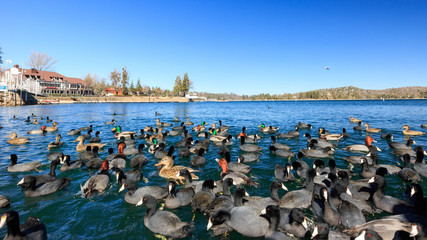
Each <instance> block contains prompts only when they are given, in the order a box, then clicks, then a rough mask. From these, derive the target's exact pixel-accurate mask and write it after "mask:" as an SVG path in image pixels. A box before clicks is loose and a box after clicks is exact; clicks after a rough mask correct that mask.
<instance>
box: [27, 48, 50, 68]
mask: <svg viewBox="0 0 427 240" xmlns="http://www.w3.org/2000/svg"><path fill="white" fill-rule="evenodd" d="M57 62H58V60H53V59H52V57H51V56H48V55H46V53H36V52H33V53H32V54H31V55H30V60H29V61H28V63H27V65H28V66H30V67H32V68H35V69H37V70H39V71H44V70H49V69H51V68H52V66H53V65H54V64H55V63H57Z"/></svg>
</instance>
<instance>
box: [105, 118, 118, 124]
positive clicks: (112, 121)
mask: <svg viewBox="0 0 427 240" xmlns="http://www.w3.org/2000/svg"><path fill="white" fill-rule="evenodd" d="M115 123H116V120H114V119H112V120H111V121H107V122H104V124H107V125H114V124H115Z"/></svg>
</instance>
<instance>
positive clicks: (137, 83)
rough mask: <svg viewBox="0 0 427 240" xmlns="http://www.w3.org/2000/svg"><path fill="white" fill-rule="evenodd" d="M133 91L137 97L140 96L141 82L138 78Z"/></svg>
mask: <svg viewBox="0 0 427 240" xmlns="http://www.w3.org/2000/svg"><path fill="white" fill-rule="evenodd" d="M135 91H136V92H137V93H138V95H140V94H141V92H142V86H141V80H140V79H139V78H138V82H136V88H135Z"/></svg>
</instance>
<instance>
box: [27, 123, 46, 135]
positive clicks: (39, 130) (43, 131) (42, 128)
mask: <svg viewBox="0 0 427 240" xmlns="http://www.w3.org/2000/svg"><path fill="white" fill-rule="evenodd" d="M44 133H46V126H44V125H43V126H42V127H41V128H40V129H37V130H31V131H28V132H27V134H44Z"/></svg>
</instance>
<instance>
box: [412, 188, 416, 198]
mask: <svg viewBox="0 0 427 240" xmlns="http://www.w3.org/2000/svg"><path fill="white" fill-rule="evenodd" d="M414 194H415V188H414V187H411V197H413V196H414Z"/></svg>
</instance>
